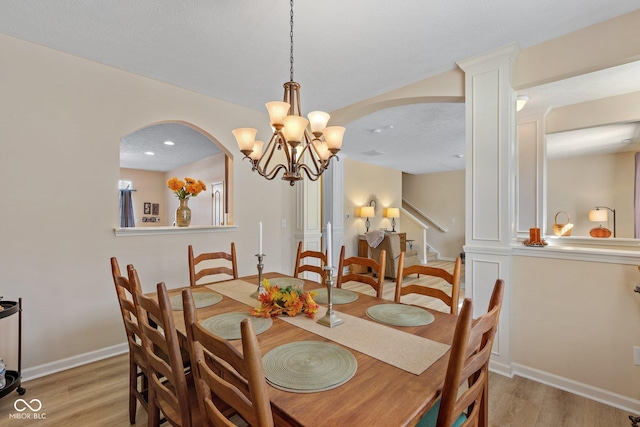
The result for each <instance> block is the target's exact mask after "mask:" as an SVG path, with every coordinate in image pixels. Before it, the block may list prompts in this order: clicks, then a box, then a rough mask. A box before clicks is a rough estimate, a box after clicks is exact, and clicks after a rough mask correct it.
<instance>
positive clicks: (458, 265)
mask: <svg viewBox="0 0 640 427" xmlns="http://www.w3.org/2000/svg"><path fill="white" fill-rule="evenodd" d="M461 269H462V260H461V259H460V258H456V261H455V264H454V267H453V274H452V273H449V272H448V271H447V270H445V269H443V268H435V267H429V266H426V265H420V264H416V265H410V266H408V267H404V252H402V253H401V254H400V259H399V260H398V271H401V272H402V274H398V277H397V280H396V293H395V298H394V300H395V302H398V303H399V302H400V298H401V297H402V296H403V295H408V294H420V295H426V296H429V297H433V298H438V299H439V300H441V301H442V302H444V303H445V304H447V305H448V306H449V312H450V313H451V314H458V299H459V295H460V274H461V273H460V271H461ZM411 274H417V275H418V277H420V275H423V276H427V277H429V276H431V277H439V278H441V279H443V280H444V281H445V282H447V283H448V284H450V285H451V294H449V293H448V292H445V291H444V290H442V289H438V288H435V287H432V286H427V285H420V284H418V283H414V284H411V285H408V286H404V287H403V286H402V282H403V277H404V276H409V275H411Z"/></svg>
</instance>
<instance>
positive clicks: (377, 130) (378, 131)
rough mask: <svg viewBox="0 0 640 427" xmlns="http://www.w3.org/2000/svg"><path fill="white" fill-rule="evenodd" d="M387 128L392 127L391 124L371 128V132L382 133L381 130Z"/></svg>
mask: <svg viewBox="0 0 640 427" xmlns="http://www.w3.org/2000/svg"><path fill="white" fill-rule="evenodd" d="M389 129H393V125H389V126H384V127H381V128H375V129H371V132H373V133H382V131H385V130H389Z"/></svg>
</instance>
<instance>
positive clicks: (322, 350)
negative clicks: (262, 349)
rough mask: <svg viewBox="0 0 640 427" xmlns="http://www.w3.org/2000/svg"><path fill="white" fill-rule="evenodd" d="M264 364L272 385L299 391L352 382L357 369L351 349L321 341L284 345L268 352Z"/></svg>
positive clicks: (309, 390) (330, 387)
mask: <svg viewBox="0 0 640 427" xmlns="http://www.w3.org/2000/svg"><path fill="white" fill-rule="evenodd" d="M262 364H263V365H264V375H265V377H266V378H267V381H268V382H269V384H271V385H272V386H274V387H276V388H278V389H281V390H285V391H292V392H296V393H313V392H317V391H324V390H330V389H332V388H336V387H338V386H339V385H341V384H344V383H345V382H347V381H349V380H350V379H351V378H352V377H353V376H354V375H355V373H356V370H357V368H358V362H357V361H356V358H355V356H354V355H353V354H351V352H350V351H349V350H347V349H345V348H343V347H340V346H339V345H336V344H332V343H328V342H322V341H298V342H292V343H289V344H284V345H281V346H279V347H276V348H274V349H273V350H271V351H270V352H268V353H267V354H265V355H264V356H263V357H262Z"/></svg>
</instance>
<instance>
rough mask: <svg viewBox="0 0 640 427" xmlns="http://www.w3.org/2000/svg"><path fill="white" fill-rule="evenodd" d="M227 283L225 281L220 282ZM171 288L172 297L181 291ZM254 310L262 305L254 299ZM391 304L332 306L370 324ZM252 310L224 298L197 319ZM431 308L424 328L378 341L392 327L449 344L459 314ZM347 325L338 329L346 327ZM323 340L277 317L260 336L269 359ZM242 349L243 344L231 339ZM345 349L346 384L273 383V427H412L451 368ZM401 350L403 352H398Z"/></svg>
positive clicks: (442, 361) (361, 298)
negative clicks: (349, 364) (280, 350)
mask: <svg viewBox="0 0 640 427" xmlns="http://www.w3.org/2000/svg"><path fill="white" fill-rule="evenodd" d="M263 277H264V278H267V279H269V278H275V277H288V276H286V275H283V274H279V273H266V274H264V275H263ZM240 280H243V281H245V282H248V283H251V284H253V285H255V286H256V289H257V285H258V276H257V275H254V276H247V277H242V278H240ZM221 283H224V282H221ZM321 288H325V286H324V285H320V284H319V283H317V282H313V281H309V280H305V283H304V290H305V291H306V290H313V289H321ZM182 289H184V288H179V289H171V290H170V291H169V296H174V295H178V294H180V293H181V290H182ZM191 289H192V290H193V291H194V292H197V291H201V292H203V291H205V286H204V285H199V286H195V287H191ZM206 291H213V292H215V291H216V284H210V285H208V286H206ZM255 302H256V303H255V305H254V307H255V306H258V305H259V303H258V301H257V300H255ZM383 303H393V301H388V300H382V299H379V298H376V297H374V296H370V295H365V294H362V293H358V299H357V300H355V301H353V302H351V303H347V304H339V305H337V304H334V305H333V309H334V311H335V312H336V313H337V315H338V316H340V315H341V314H342V313H344V314H346V315H350V316H354V317H358V318H361V319H365V320H366V321H370V322H374V321H373V320H371V319H370V318H369V317H368V316H367V314H366V310H367V308H369V307H371V306H374V305H378V304H383ZM251 308H253V307H249V306H247V305H246V304H243V303H241V302H239V301H237V300H235V299H233V298H230V297H227V296H223V299H222V300H221V301H220V302H218V303H216V304H215V305H211V306H208V307H203V308H199V309H198V310H197V314H198V320H199V321H203V320H205V319H207V318H210V317H212V316H215V315H218V314H223V313H227V312H234V311H249V310H250V309H251ZM426 310H428V311H429V312H430V313H431V314H432V315H433V316H434V321H433V322H432V323H430V324H427V325H424V326H401V327H400V326H388V325H387V326H385V328H384V329H383V330H382V332H381V333H380V334H379V336H377V337H376V339H377V341H376V343H384V342H385V334H386V332H385V331H389V330H388V329H386V328H393V329H398V330H401V331H404V332H406V333H409V334H413V335H416V336H419V337H423V338H427V339H429V340H432V341H435V342H437V343H443V344H447V345H450V344H451V342H452V339H453V332H454V329H455V324H456V320H457V316H456V315H452V314H448V313H443V312H439V311H435V310H429V309H426ZM173 313H174V319H175V323H176V328H177V329H178V332H179V334H180V335H181V336H182V338H184V335H185V329H184V318H183V317H182V316H183V313H182V311H174V312H173ZM344 327H345V326H343V325H338V326H335V328H344ZM310 340H315V341H324V342H331V340H330V339H327V338H324V337H322V336H319V335H316V334H314V333H312V332H310V331H308V330H305V329H302V328H300V327H297V326H294V325H292V324H290V323H288V322H286V321H284V320H283V319H281V318H273V324H272V326H271V327H270V328H269V329H268V330H266V331H265V332H263V333H261V334H259V335H258V342H259V344H260V350H261V352H262V354H263V355H265V354H266V353H267V352H269V351H270V350H272V349H274V348H276V347H279V346H281V345H284V344H287V343H292V342H296V341H310ZM230 342H232V343H233V345H235V346H236V347H237V348H238V350H239V351H242V347H241V342H240V340H231V341H230ZM343 347H345V348H347V349H348V350H349V351H350V352H351V353H352V354H353V355H354V356H355V358H356V361H357V370H356V373H355V375H354V376H353V377H352V378H351V379H349V380H348V381H347V382H345V383H344V384H342V385H340V386H338V387H336V388H333V389H331V390H326V391H321V392H311V393H297V392H291V391H284V390H281V389H279V388H275V387H272V386H271V385H269V398H270V400H271V404H272V409H273V415H274V418H275V424H276V425H277V426H385V427H390V426H410V425H414V424H415V423H416V422H417V421H418V420H419V419H420V418H421V417H422V416H423V415H424V414H425V413H426V412H427V410H428V409H429V408H430V407H431V406H432V405H433V404H434V402H435V401H436V399H437V398H438V396H439V391H440V390H441V388H442V386H443V383H444V378H445V374H446V369H447V362H448V357H449V352H448V351H446V352H445V354H444V355H443V356H442V357H440V358H439V359H437V360H436V361H435V362H434V363H433V364H431V365H430V366H429V367H428V368H427V369H426V370H424V371H423V372H422V373H420V374H419V375H416V374H414V373H411V372H407V371H406V370H403V369H400V368H398V367H395V366H393V365H391V364H388V363H385V362H383V361H381V360H378V359H377V358H375V357H372V356H369V355H367V354H364V353H361V352H359V351H356V350H353V349H351V348H349V347H348V345H347V346H343ZM397 352H403V348H397Z"/></svg>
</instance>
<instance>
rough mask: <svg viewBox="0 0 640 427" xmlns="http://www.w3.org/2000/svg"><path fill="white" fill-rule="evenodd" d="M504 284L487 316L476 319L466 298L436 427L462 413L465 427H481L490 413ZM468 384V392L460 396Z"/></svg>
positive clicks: (499, 284) (497, 288)
mask: <svg viewBox="0 0 640 427" xmlns="http://www.w3.org/2000/svg"><path fill="white" fill-rule="evenodd" d="M503 296H504V281H502V280H501V279H498V280H497V281H496V283H495V286H494V288H493V293H492V295H491V300H490V302H489V309H488V311H487V313H486V314H484V315H482V316H480V317H479V318H478V319H476V320H475V321H474V320H473V302H472V301H471V300H470V299H469V298H465V300H464V301H463V304H462V310H461V311H460V315H459V317H458V322H457V324H456V329H455V332H454V338H453V344H452V345H451V353H450V355H449V364H448V366H447V374H446V377H445V381H444V386H443V388H442V396H441V402H440V411H439V413H438V420H437V423H436V427H445V426H451V425H452V424H453V423H454V422H455V421H456V419H457V418H458V417H459V416H460V414H462V413H465V414H466V417H467V420H466V421H465V422H464V424H463V426H472V425H477V424H478V420H479V419H480V417H482V418H485V419H486V417H487V415H488V413H487V411H488V398H489V395H488V390H489V387H488V384H489V383H488V381H489V377H488V375H489V359H490V358H491V347H492V346H493V341H494V338H495V334H496V330H497V328H498V320H499V318H500V310H501V309H502V299H503ZM463 383H466V385H467V387H468V388H467V390H465V391H464V392H463V393H459V390H460V386H461V385H462V384H463Z"/></svg>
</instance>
